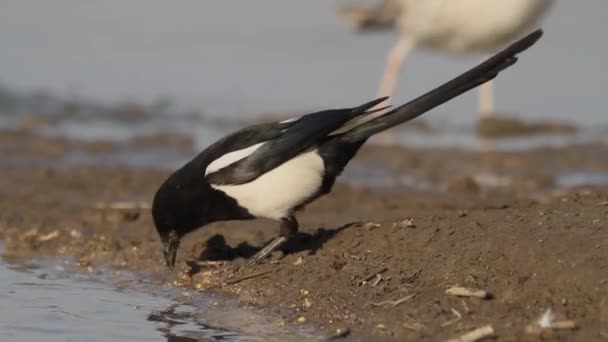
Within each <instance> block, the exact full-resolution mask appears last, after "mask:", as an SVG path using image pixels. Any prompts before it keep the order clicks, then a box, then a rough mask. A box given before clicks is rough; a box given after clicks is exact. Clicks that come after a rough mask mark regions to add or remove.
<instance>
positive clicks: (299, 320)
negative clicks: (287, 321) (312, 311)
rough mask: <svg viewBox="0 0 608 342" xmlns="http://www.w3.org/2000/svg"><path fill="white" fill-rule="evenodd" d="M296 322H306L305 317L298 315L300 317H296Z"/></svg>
mask: <svg viewBox="0 0 608 342" xmlns="http://www.w3.org/2000/svg"><path fill="white" fill-rule="evenodd" d="M298 323H306V317H304V316H300V317H299V318H298Z"/></svg>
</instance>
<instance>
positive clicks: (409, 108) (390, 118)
mask: <svg viewBox="0 0 608 342" xmlns="http://www.w3.org/2000/svg"><path fill="white" fill-rule="evenodd" d="M542 35H543V31H542V30H540V29H539V30H537V31H534V32H533V33H531V34H529V35H527V36H526V37H524V38H522V39H520V40H518V41H517V42H515V43H513V44H512V45H510V46H509V47H507V48H506V49H504V50H502V51H501V52H499V53H497V54H496V55H494V56H493V57H491V58H489V59H488V60H486V61H485V62H483V63H481V64H479V65H478V66H476V67H475V68H473V69H471V70H469V71H467V72H465V73H463V74H461V75H460V76H458V77H456V78H454V79H452V80H451V81H449V82H447V83H444V84H443V85H441V86H439V87H437V88H435V89H433V90H431V91H430V92H428V93H426V94H424V95H422V96H420V97H418V98H416V99H414V100H412V101H410V102H408V103H406V104H404V105H402V106H399V107H397V108H395V109H393V110H391V111H390V112H388V113H386V114H384V115H382V116H379V117H377V118H375V119H373V120H370V121H368V122H366V123H364V124H362V125H360V126H357V127H355V128H354V129H352V130H350V131H349V132H348V133H346V134H345V135H344V138H345V139H348V140H349V141H353V142H356V141H362V140H365V139H367V138H369V137H371V136H372V135H374V134H376V133H380V132H382V131H384V130H387V129H389V128H391V127H394V126H397V125H399V124H401V123H404V122H406V121H409V120H412V119H414V118H416V117H418V116H420V115H422V114H424V113H426V112H428V111H429V110H431V109H433V108H435V107H437V106H439V105H441V104H443V103H445V102H447V101H449V100H451V99H453V98H455V97H456V96H458V95H460V94H462V93H465V92H467V91H469V90H471V89H473V88H475V87H477V86H479V85H481V84H483V83H486V82H488V81H490V80H491V79H493V78H495V77H496V76H497V75H498V73H500V72H501V71H503V70H505V69H506V68H508V67H510V66H511V65H513V64H515V62H517V55H518V54H519V53H521V52H523V51H525V50H526V49H528V48H529V47H531V46H532V45H534V44H535V43H536V42H537V41H538V40H539V39H540V37H541V36H542Z"/></svg>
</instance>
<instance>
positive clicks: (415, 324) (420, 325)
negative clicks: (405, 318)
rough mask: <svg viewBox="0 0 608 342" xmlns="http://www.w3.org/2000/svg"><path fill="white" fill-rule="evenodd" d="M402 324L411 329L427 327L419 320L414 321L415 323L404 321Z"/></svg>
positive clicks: (418, 329)
mask: <svg viewBox="0 0 608 342" xmlns="http://www.w3.org/2000/svg"><path fill="white" fill-rule="evenodd" d="M401 326H402V327H404V328H405V329H409V330H413V331H420V330H422V329H426V327H425V326H424V324H422V323H417V322H414V323H407V322H403V323H401Z"/></svg>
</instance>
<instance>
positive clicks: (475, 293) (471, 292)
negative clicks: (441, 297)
mask: <svg viewBox="0 0 608 342" xmlns="http://www.w3.org/2000/svg"><path fill="white" fill-rule="evenodd" d="M445 294H447V295H450V296H457V297H474V298H481V299H491V298H492V295H491V294H490V293H489V292H488V291H486V290H479V289H473V288H469V287H460V286H454V287H450V288H449V289H447V290H445Z"/></svg>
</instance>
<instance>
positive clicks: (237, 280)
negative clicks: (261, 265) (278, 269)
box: [226, 270, 275, 285]
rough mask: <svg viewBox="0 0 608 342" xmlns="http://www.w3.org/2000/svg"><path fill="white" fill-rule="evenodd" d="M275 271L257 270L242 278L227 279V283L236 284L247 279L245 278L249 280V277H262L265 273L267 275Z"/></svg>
mask: <svg viewBox="0 0 608 342" xmlns="http://www.w3.org/2000/svg"><path fill="white" fill-rule="evenodd" d="M274 271H275V270H270V271H263V272H257V273H253V274H249V275H246V276H244V277H240V278H236V279H230V280H228V281H226V284H228V285H234V284H237V283H240V282H242V281H245V280H249V279H253V278H257V277H261V276H263V275H267V274H269V273H272V272H274Z"/></svg>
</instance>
